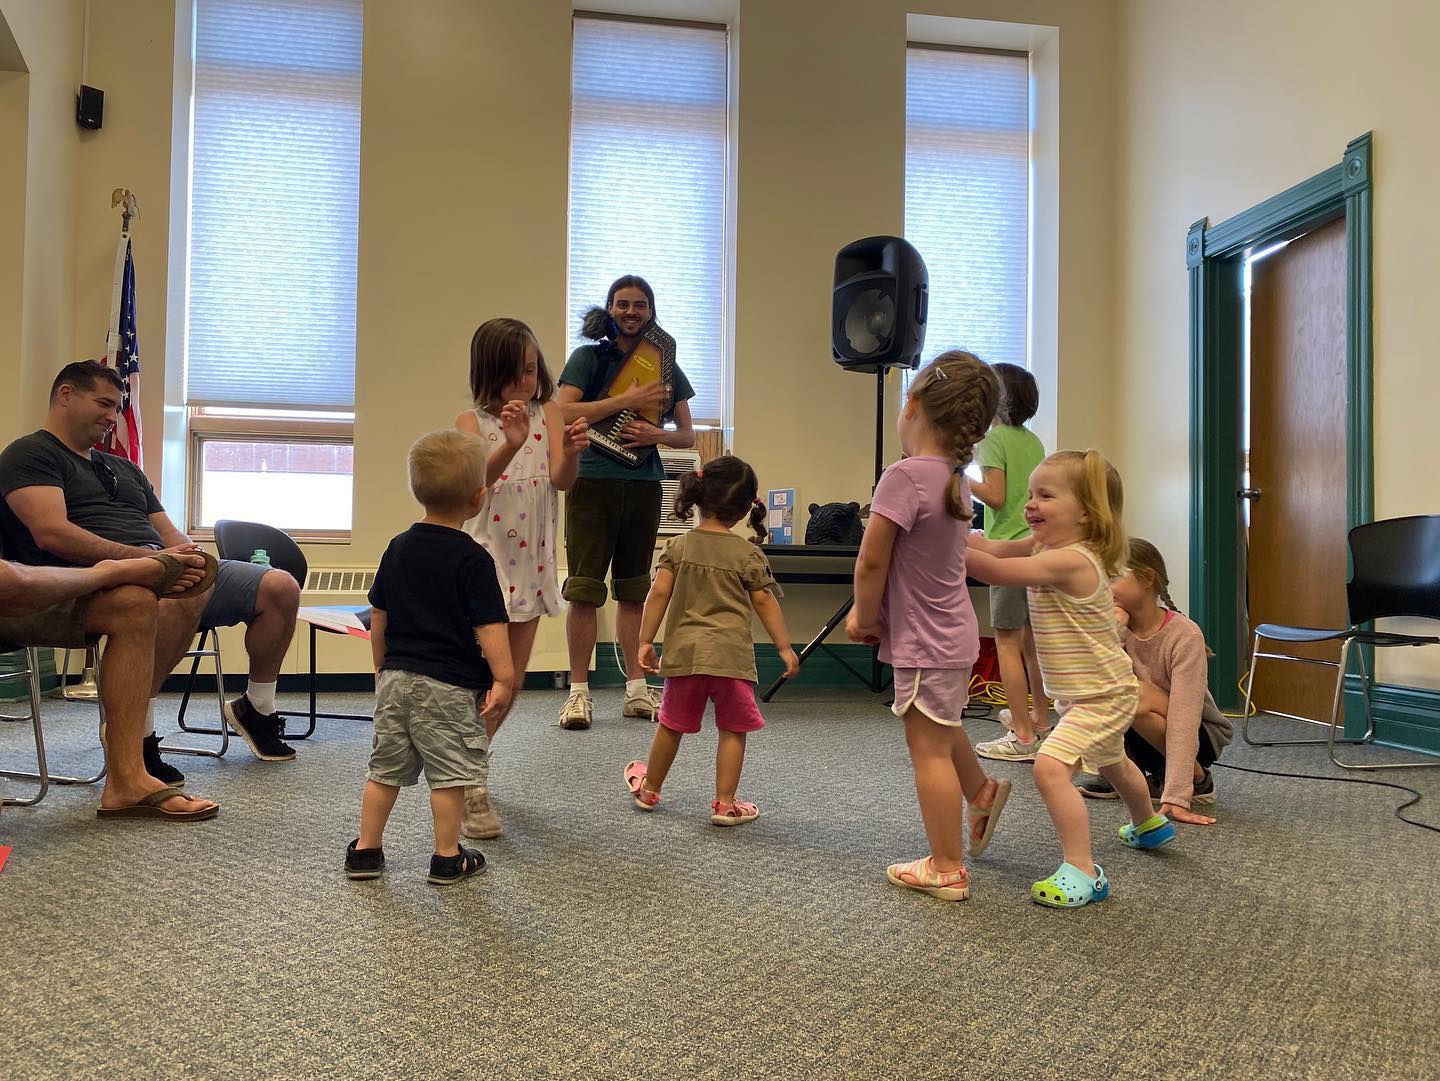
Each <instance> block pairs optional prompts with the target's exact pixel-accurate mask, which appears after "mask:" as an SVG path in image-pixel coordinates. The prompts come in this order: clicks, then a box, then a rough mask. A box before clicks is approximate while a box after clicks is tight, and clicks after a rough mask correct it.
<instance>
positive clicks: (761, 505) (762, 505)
mask: <svg viewBox="0 0 1440 1081" xmlns="http://www.w3.org/2000/svg"><path fill="white" fill-rule="evenodd" d="M752 502H754V504H755V505H756V506H757V507H762V508H763V507H764V506H765V504H764V503H762V502H760V499H759V497H758V496H757V497H756V498H755V499H754V500H753V501H752Z"/></svg>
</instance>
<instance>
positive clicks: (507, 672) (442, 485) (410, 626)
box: [345, 429, 515, 883]
mask: <svg viewBox="0 0 1440 1081" xmlns="http://www.w3.org/2000/svg"><path fill="white" fill-rule="evenodd" d="M485 459H486V448H485V446H484V444H483V443H482V442H481V441H480V440H479V439H478V438H476V437H475V436H473V435H469V434H467V433H465V432H460V431H455V430H454V429H448V430H444V431H438V432H431V433H430V434H429V435H424V436H421V437H420V439H418V440H417V441H416V442H415V445H414V446H413V447H411V448H410V491H411V492H412V493H413V494H414V496H415V498H416V499H417V500H418V501H419V502H420V504H421V505H422V506H423V507H424V508H425V517H424V518H422V519H421V520H420V521H418V522H416V523H415V524H414V525H412V526H411V527H410V528H409V529H407V530H406V531H405V532H404V533H401V534H400V535H399V536H398V537H396V538H395V539H394V540H392V541H391V542H390V545H389V547H388V548H386V549H385V555H384V556H383V557H382V558H381V560H380V569H379V571H378V572H377V573H376V575H375V584H374V585H373V586H372V587H371V589H370V603H371V605H372V606H373V608H372V613H371V617H370V649H371V653H372V654H373V656H374V659H375V747H374V750H373V751H372V752H371V754H370V774H369V779H368V780H367V781H366V783H365V796H364V799H363V800H362V801H361V805H360V836H359V837H358V838H357V839H355V840H354V841H351V842H350V846H349V848H348V849H347V850H346V852H345V873H346V874H347V875H348V876H349V877H350V878H376V877H378V876H379V875H380V873H381V872H382V871H383V870H384V868H385V853H384V850H383V849H382V847H381V835H382V834H383V833H384V831H385V822H386V820H387V819H388V818H389V817H390V811H391V809H392V808H393V807H394V806H395V798H396V797H397V796H398V795H399V794H400V789H401V788H404V787H407V786H409V785H413V784H415V783H416V781H417V780H419V777H420V771H421V769H422V768H423V769H424V771H425V780H426V782H427V783H428V784H429V786H430V810H431V813H432V814H433V815H434V818H435V854H434V855H433V856H431V857H430V881H431V882H436V883H446V882H458V881H459V880H460V879H462V878H468V877H469V876H470V875H473V874H475V873H476V872H478V871H482V870H484V868H485V857H484V856H482V855H481V854H480V853H479V852H478V851H477V850H475V849H473V848H463V847H461V845H460V817H461V814H462V813H463V810H464V800H465V789H466V787H467V786H477V785H478V786H481V787H483V786H484V785H485V783H486V772H487V765H488V761H489V754H490V743H489V740H488V739H487V737H486V726H487V724H488V725H489V726H490V730H491V731H493V730H494V727H495V726H497V725H499V723H500V722H501V721H502V720H503V719H504V717H505V714H506V713H507V712H508V711H509V709H510V702H511V699H512V698H513V697H514V693H515V691H514V688H515V673H514V669H513V667H512V665H511V661H510V639H509V636H508V634H507V632H506V623H507V621H508V617H507V615H506V605H505V600H504V598H503V597H502V596H501V595H500V583H499V580H498V579H497V578H496V575H495V564H494V562H493V561H492V560H491V558H490V555H489V553H488V552H486V551H485V549H484V548H482V547H481V546H480V545H479V544H477V543H476V542H475V540H474V539H473V538H472V537H471V536H470V535H469V534H468V533H466V532H464V529H463V527H464V524H465V522H466V520H467V519H470V518H473V517H475V515H477V514H479V513H480V508H481V507H482V506H483V505H484V502H485V491H486V489H485Z"/></svg>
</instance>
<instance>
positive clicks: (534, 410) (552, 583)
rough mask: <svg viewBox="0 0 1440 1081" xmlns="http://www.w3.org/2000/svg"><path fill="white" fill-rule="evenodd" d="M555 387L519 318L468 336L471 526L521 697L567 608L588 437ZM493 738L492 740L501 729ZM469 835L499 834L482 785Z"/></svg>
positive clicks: (468, 810) (464, 416)
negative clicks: (475, 455)
mask: <svg viewBox="0 0 1440 1081" xmlns="http://www.w3.org/2000/svg"><path fill="white" fill-rule="evenodd" d="M554 391H555V383H554V380H552V379H551V377H550V372H549V370H548V369H547V368H546V367H545V357H544V356H543V355H542V354H541V352H540V346H539V344H538V343H537V342H536V340H535V335H534V333H532V332H531V330H530V328H529V327H528V326H526V325H525V324H524V323H522V322H520V320H518V319H491V320H489V321H488V322H486V323H484V324H482V325H481V327H480V329H479V330H477V331H475V336H474V338H472V339H471V340H470V394H471V398H472V400H473V401H474V403H475V406H474V408H473V409H467V410H466V411H465V412H463V413H461V414H460V415H459V416H458V417H456V418H455V427H457V428H459V429H460V430H461V431H462V432H469V433H471V434H472V435H477V436H479V437H480V438H481V439H483V440H485V442H486V444H487V445H488V446H489V447H490V448H491V450H490V454H489V458H488V460H487V465H486V477H485V480H486V483H487V484H488V485H489V488H490V496H489V499H488V500H486V503H485V509H484V510H483V511H481V513H480V514H479V515H478V516H476V517H474V518H472V519H470V521H468V522H466V523H465V528H466V529H467V530H468V531H469V533H470V535H471V536H473V537H474V538H475V539H476V540H477V541H479V542H480V543H481V544H482V545H484V547H485V550H486V551H487V552H489V553H490V556H491V558H492V559H494V560H495V569H496V572H497V573H498V575H499V578H500V592H501V595H502V596H504V597H505V598H506V600H507V604H508V606H509V612H510V655H511V658H512V660H513V662H514V665H515V672H516V674H517V677H518V678H517V679H516V686H515V691H516V695H517V697H518V695H519V692H520V688H521V686H522V685H523V683H524V678H525V669H526V666H527V665H528V664H529V662H530V651H531V649H532V648H533V647H534V645H535V632H536V631H537V630H539V627H540V617H541V616H556V615H559V614H560V613H561V611H562V610H563V609H562V607H561V602H560V579H559V576H558V574H557V572H556V568H555V555H556V551H555V534H556V524H557V519H558V517H559V497H558V496H557V494H556V493H557V492H560V491H565V490H566V489H568V488H569V487H570V486H571V485H572V484H574V483H575V475H576V471H577V469H578V465H579V456H580V452H581V451H582V450H584V449H585V448H586V447H587V446H588V445H589V443H590V436H589V434H588V432H589V425H588V424H587V423H586V421H585V420H583V419H580V420H576V421H575V422H574V423H572V424H571V425H569V427H566V425H565V421H564V418H563V417H562V416H561V415H560V407H559V406H558V405H556V404H555V402H554V401H553V396H554ZM552 436H554V438H552ZM498 729H499V726H498V725H497V726H496V730H497V731H498ZM486 735H487V736H488V737H491V738H493V737H494V735H495V732H494V731H489V732H486ZM464 832H465V834H466V835H467V836H470V837H482V838H483V837H495V836H498V835H499V833H500V822H499V819H498V818H497V817H496V815H495V812H494V809H493V808H492V807H491V806H490V805H489V797H488V794H487V793H486V791H485V789H480V788H475V789H470V790H469V791H468V792H467V793H466V800H465V823H464Z"/></svg>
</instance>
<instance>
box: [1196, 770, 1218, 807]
mask: <svg viewBox="0 0 1440 1081" xmlns="http://www.w3.org/2000/svg"><path fill="white" fill-rule="evenodd" d="M1214 804H1215V775H1214V774H1213V773H1211V772H1210V771H1209V770H1208V769H1207V770H1206V771H1205V776H1204V777H1201V778H1200V783H1199V784H1197V785H1196V786H1195V795H1193V796H1192V797H1190V805H1191V806H1192V807H1211V806H1214Z"/></svg>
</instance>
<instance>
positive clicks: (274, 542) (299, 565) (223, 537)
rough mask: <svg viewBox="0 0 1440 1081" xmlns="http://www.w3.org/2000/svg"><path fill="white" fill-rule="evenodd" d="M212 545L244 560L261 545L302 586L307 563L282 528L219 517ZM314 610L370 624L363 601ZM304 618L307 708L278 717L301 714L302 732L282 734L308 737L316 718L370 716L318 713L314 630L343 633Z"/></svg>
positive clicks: (273, 563) (358, 718)
mask: <svg viewBox="0 0 1440 1081" xmlns="http://www.w3.org/2000/svg"><path fill="white" fill-rule="evenodd" d="M215 547H216V549H217V550H218V551H219V553H220V558H221V559H239V560H248V559H249V558H250V557H251V556H252V555H254V554H255V551H256V549H260V548H263V549H264V550H265V554H266V555H267V556H269V557H270V566H271V567H273V568H275V569H276V570H282V571H285V572H286V573H287V574H289V575H290V577H292V578H294V579H295V581H296V582H298V583H299V584H300V588H301V589H304V588H305V579H306V577H307V576H308V575H309V573H310V565H309V564H308V563H307V562H306V560H305V553H304V552H302V551H300V546H299V545H297V544H296V543H295V542H294V541H293V540H291V539H290V537H289V535H288V534H286V533H285V532H284V531H282V530H279V529H276V528H275V527H274V526H269V525H264V524H262V523H260V522H236V521H229V520H221V521H218V522H216V523H215ZM313 610H314V611H315V612H316V613H318V614H325V613H330V614H336V613H341V612H344V613H349V614H351V615H354V616H355V617H356V618H357V619H359V620H360V622H361V623H362V624H363V625H364V626H365V628H366V629H367V630H368V629H369V627H370V608H369V606H366V605H361V606H355V605H343V604H334V605H322V606H319V607H317V608H315V609H313ZM301 618H302V619H303V620H304V622H305V623H306V624H307V625H308V626H309V628H310V709H309V711H308V712H304V713H296V712H289V711H285V710H282V711H280V716H281V717H302V718H305V719H306V721H308V722H309V723H308V726H307V727H306V729H305V731H303V732H293V733H292V732H286V733H285V738H286V739H287V740H290V739H309V738H310V737H311V736H312V735H314V733H315V722H316V721H317V720H327V721H368V720H371V719H372V718H371V717H370V715H369V714H364V713H320V712H318V711H317V709H316V694H317V692H316V681H317V674H316V668H315V650H316V644H317V641H318V634H317V631H324V632H325V633H326V634H344V633H345V632H344V631H343V630H337V629H335V628H333V627H331V626H329V625H326V624H320V625H317V624H316V623H314V622H313V621H311V620H309V619H304V617H303V616H302V617H301Z"/></svg>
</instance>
